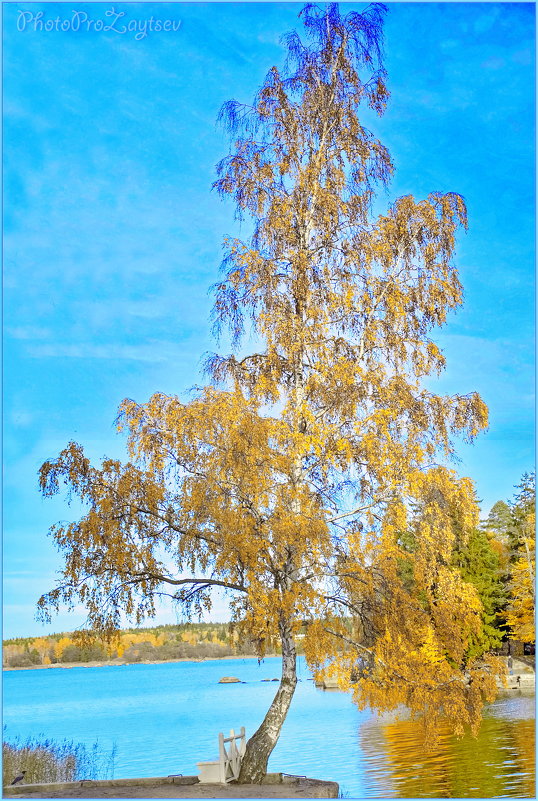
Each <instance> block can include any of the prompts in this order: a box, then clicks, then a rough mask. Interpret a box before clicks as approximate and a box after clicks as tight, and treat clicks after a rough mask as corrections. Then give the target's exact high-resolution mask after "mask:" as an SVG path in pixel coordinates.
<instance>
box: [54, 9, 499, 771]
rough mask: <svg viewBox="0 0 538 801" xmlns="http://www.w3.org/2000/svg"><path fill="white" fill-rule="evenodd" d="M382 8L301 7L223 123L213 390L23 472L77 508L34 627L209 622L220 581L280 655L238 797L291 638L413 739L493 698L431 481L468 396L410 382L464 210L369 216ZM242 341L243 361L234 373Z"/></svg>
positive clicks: (480, 413) (378, 170)
mask: <svg viewBox="0 0 538 801" xmlns="http://www.w3.org/2000/svg"><path fill="white" fill-rule="evenodd" d="M384 13H385V9H384V7H383V6H381V5H379V4H374V5H371V6H369V7H368V8H367V9H366V10H365V11H364V12H363V13H362V14H359V13H356V12H354V11H351V12H349V13H347V14H341V12H340V10H339V9H338V7H337V6H336V5H330V6H328V7H327V8H326V9H321V8H318V7H317V6H311V5H309V6H306V7H305V9H304V10H303V11H302V12H301V17H302V20H303V23H304V27H305V32H304V36H303V38H301V37H300V36H299V35H298V34H297V33H291V34H290V35H288V36H287V37H286V39H285V43H286V45H287V48H288V60H287V63H286V66H285V68H284V70H282V71H281V70H279V69H277V68H276V67H273V68H271V69H270V71H269V72H268V74H267V76H266V78H265V80H264V82H263V85H262V87H261V89H260V91H259V92H258V94H257V96H256V97H255V98H254V101H253V102H252V104H251V105H243V104H241V103H239V102H237V101H231V102H229V103H227V104H226V105H225V106H224V108H223V112H222V121H223V122H224V124H225V126H226V127H227V129H228V130H229V132H230V133H231V135H232V147H231V152H230V154H229V155H228V156H227V157H226V158H224V159H223V161H222V162H221V163H220V165H219V168H218V180H217V182H216V187H217V189H218V191H219V192H220V193H221V194H222V195H224V196H229V197H231V198H233V199H234V201H235V203H236V205H237V209H238V211H239V213H240V214H243V215H245V216H247V217H249V218H250V219H251V220H252V225H253V233H252V236H251V237H250V238H249V239H248V240H247V241H240V240H238V239H230V240H228V241H227V243H226V248H227V252H226V258H225V262H224V265H223V275H222V278H221V280H220V281H219V283H218V284H217V286H216V299H215V323H216V326H217V328H224V329H227V328H228V329H229V330H230V331H231V335H232V341H233V345H234V348H235V350H234V351H233V352H232V353H231V354H229V355H227V356H218V355H215V356H213V357H211V358H210V360H209V362H208V370H209V373H210V376H211V383H210V384H209V385H208V386H206V387H205V388H204V389H202V390H200V392H199V393H198V394H197V395H196V396H195V397H193V399H192V400H191V401H189V402H186V403H184V402H182V401H180V399H179V398H177V397H170V396H166V395H163V394H155V395H154V396H153V397H152V398H151V399H150V400H149V401H148V402H147V403H145V404H138V403H136V402H134V401H132V400H125V401H124V402H123V403H122V405H121V408H120V418H119V424H120V427H122V428H124V429H125V430H126V432H127V435H128V444H129V451H130V461H129V462H127V463H126V464H122V463H120V462H119V461H115V460H105V461H104V462H103V463H102V465H101V466H100V467H94V466H92V465H91V464H90V462H89V460H88V459H87V458H86V456H85V455H84V452H83V449H82V448H81V446H80V445H78V444H76V443H70V444H69V445H68V446H67V448H66V449H65V450H64V451H63V452H62V453H61V454H60V456H59V457H58V458H57V459H54V460H50V461H48V462H46V463H45V464H44V465H43V467H42V469H41V487H42V490H43V492H44V493H45V494H46V495H51V494H54V493H55V492H57V491H58V490H59V488H60V482H63V483H65V485H66V486H67V488H68V490H69V491H70V492H71V493H73V494H74V495H76V496H77V497H78V498H79V499H81V500H82V502H85V503H87V505H88V511H87V513H86V514H85V515H84V516H83V517H82V518H81V519H80V520H78V521H76V522H74V523H71V524H59V525H58V526H56V527H54V528H53V535H54V537H55V540H56V542H57V544H58V546H59V547H60V549H61V550H62V551H63V552H64V556H65V570H64V576H63V580H62V582H61V583H60V584H59V586H58V587H56V588H55V589H53V590H52V591H51V592H49V593H48V594H47V595H45V596H43V598H42V599H41V600H40V607H41V609H42V612H43V614H44V615H45V616H46V615H47V614H49V613H50V611H51V610H53V609H55V608H57V607H58V605H59V604H60V603H63V602H67V603H71V604H73V603H75V602H76V603H79V602H80V603H82V604H84V605H85V607H86V609H87V610H88V613H89V622H90V625H91V626H92V627H93V628H94V629H97V630H98V631H100V632H104V633H106V632H109V633H111V632H113V631H114V630H115V629H117V628H118V627H119V625H120V621H121V615H122V613H124V614H127V615H128V616H130V617H132V618H134V620H135V622H137V623H141V622H142V621H143V620H144V619H145V618H146V617H148V616H150V617H151V616H152V615H153V614H154V613H155V603H156V600H157V599H158V598H162V597H163V596H167V595H168V596H170V597H171V599H172V600H173V602H175V603H178V604H180V605H182V607H183V608H184V609H186V610H191V611H192V612H201V611H202V610H203V609H209V608H210V605H211V590H212V589H213V588H214V587H215V586H217V587H221V588H224V589H225V590H226V591H227V592H228V593H229V595H230V608H231V614H232V617H233V619H234V620H235V621H236V623H237V626H238V627H239V630H240V631H242V632H243V633H244V635H245V636H248V637H249V638H250V639H251V640H252V641H254V642H255V643H256V644H257V648H258V653H259V655H260V656H263V655H264V653H265V651H266V649H267V647H268V645H270V644H273V643H274V642H279V643H280V646H281V649H282V678H281V682H280V685H279V688H278V690H277V693H276V695H275V698H274V700H273V702H272V703H271V706H270V708H269V710H268V712H267V714H266V716H265V718H264V720H263V721H262V723H261V725H260V727H259V728H258V730H257V731H256V732H255V733H254V734H253V736H252V737H251V738H250V740H249V742H248V744H247V751H246V754H245V757H244V759H243V763H242V768H241V776H240V780H241V781H243V782H249V781H261V780H262V778H263V776H264V775H265V772H266V768H267V761H268V758H269V755H270V753H271V751H272V749H273V748H274V746H275V744H276V742H277V740H278V736H279V733H280V730H281V727H282V724H283V722H284V720H285V717H286V714H287V711H288V709H289V705H290V703H291V700H292V697H293V693H294V690H295V686H296V683H297V674H296V648H295V637H296V634H297V633H298V632H299V631H302V630H304V628H305V627H306V632H307V634H306V637H305V655H306V658H307V660H308V662H309V664H310V665H311V666H312V667H313V668H314V669H315V670H319V671H321V670H323V671H326V672H327V671H328V672H332V673H333V674H334V675H335V676H336V677H337V678H338V680H339V682H340V685H341V686H342V687H344V688H345V687H349V686H350V680H351V676H355V677H357V678H358V680H357V681H356V682H355V683H354V684H353V687H352V689H353V696H354V698H355V700H356V702H357V703H358V704H360V705H366V704H370V705H372V706H373V707H375V708H378V709H392V708H395V707H396V706H397V705H398V704H402V703H404V704H407V705H408V706H409V707H410V708H411V709H412V710H413V711H414V712H421V713H424V721H425V723H426V725H427V727H429V728H430V730H433V728H434V727H435V723H436V721H437V719H438V718H439V717H440V716H443V715H444V716H445V717H446V718H447V719H448V720H449V721H450V722H451V723H452V724H453V727H454V729H455V730H456V731H462V730H463V727H464V725H466V724H469V725H471V727H472V728H473V730H475V731H476V729H477V727H478V725H479V721H480V712H481V708H482V703H483V701H484V699H487V698H491V697H492V696H493V694H494V692H495V670H496V664H495V662H494V660H488V659H487V658H485V657H473V658H469V655H468V649H469V644H470V642H471V640H472V638H473V637H474V636H477V635H478V634H479V633H480V631H481V625H482V624H481V608H482V607H481V604H480V599H479V596H478V594H477V592H476V590H475V588H474V587H473V586H472V585H471V584H469V583H467V582H465V581H464V580H463V578H462V575H461V573H460V572H459V571H458V570H457V569H456V568H454V567H453V566H452V565H451V564H450V560H451V555H452V552H453V547H454V529H453V514H454V510H456V512H455V514H456V515H457V520H458V525H459V527H460V529H461V532H462V537H463V538H464V539H465V537H467V536H468V533H469V532H471V531H472V530H473V528H474V527H475V526H476V525H477V524H478V508H477V506H476V502H475V498H474V489H473V485H472V482H471V481H470V480H469V479H466V478H458V477H457V476H456V474H455V473H454V471H452V470H450V469H448V468H447V467H445V466H443V465H444V464H447V463H448V461H449V460H450V459H451V457H452V456H453V454H454V437H455V436H458V435H461V436H463V437H465V438H467V439H468V440H472V439H473V438H474V437H475V436H476V435H477V433H478V432H479V431H480V430H481V429H483V428H484V427H485V426H486V424H487V409H486V407H485V405H484V403H483V402H482V400H481V399H480V397H479V396H478V395H477V394H476V393H474V392H471V393H470V394H466V395H451V396H448V397H443V396H440V395H436V394H434V393H433V392H432V391H431V390H428V389H425V387H424V386H423V379H424V377H426V376H428V375H430V374H435V373H438V372H440V371H441V370H442V369H443V367H444V357H443V355H442V353H441V352H440V350H439V349H438V347H437V346H436V345H435V343H434V341H433V339H432V332H433V331H434V330H435V328H437V327H438V326H441V325H443V324H444V323H445V321H446V317H447V314H448V312H449V311H451V310H452V309H455V308H457V307H458V306H459V305H460V304H461V302H462V288H461V285H460V282H459V280H458V275H457V270H456V268H455V265H454V263H453V255H454V248H455V235H456V231H457V229H458V227H461V226H463V227H465V226H466V210H465V204H464V201H463V198H462V197H461V196H459V195H458V194H455V193H448V194H444V195H442V194H439V193H437V192H432V193H431V194H430V195H429V196H428V197H427V198H426V199H424V200H415V199H414V198H413V197H412V196H406V197H402V198H399V199H398V200H396V201H395V202H394V203H393V204H392V205H391V206H390V207H389V209H388V210H387V211H386V213H384V214H379V215H375V214H373V212H372V203H373V199H374V197H375V193H376V191H377V190H378V189H379V188H383V187H384V186H386V185H387V184H388V181H389V178H390V176H391V174H392V171H393V165H392V162H391V159H390V156H389V153H388V151H387V150H386V148H385V147H384V146H383V145H382V144H381V142H380V141H379V140H378V139H377V137H376V136H375V135H374V134H373V133H371V132H370V131H369V130H367V128H366V127H365V125H364V123H363V122H362V121H361V106H367V107H369V108H370V109H373V110H374V111H375V112H377V113H378V114H382V113H383V111H384V109H385V105H386V101H387V98H388V90H387V87H386V75H385V70H384V68H383V64H382V22H383V15H384ZM246 330H250V331H251V332H253V333H254V334H255V336H256V339H257V341H258V342H259V348H258V350H257V352H256V353H250V354H247V355H246V356H242V357H240V356H239V355H238V345H239V343H240V341H241V338H242V335H243V333H244V332H245V331H246ZM416 510H419V513H418V512H417V511H416ZM409 529H412V531H413V536H414V540H415V543H416V547H415V548H414V549H413V551H412V552H410V551H409V550H406V549H405V548H403V547H402V546H401V544H400V537H401V533H402V532H403V531H406V530H409ZM405 561H407V562H409V563H410V564H411V568H412V575H413V581H412V582H411V583H410V582H409V581H406V580H405V577H403V573H402V563H403V562H405ZM350 618H352V619H353V627H352V629H353V633H350V626H349V621H350Z"/></svg>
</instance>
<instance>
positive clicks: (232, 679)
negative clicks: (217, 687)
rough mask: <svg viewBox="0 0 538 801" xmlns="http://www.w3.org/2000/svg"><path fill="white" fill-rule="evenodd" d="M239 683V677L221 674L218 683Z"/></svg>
mask: <svg viewBox="0 0 538 801" xmlns="http://www.w3.org/2000/svg"><path fill="white" fill-rule="evenodd" d="M237 683H239V684H240V683H241V680H240V679H237V678H236V677H235V676H223V677H222V679H219V684H237Z"/></svg>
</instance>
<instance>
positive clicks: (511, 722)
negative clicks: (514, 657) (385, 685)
mask: <svg viewBox="0 0 538 801" xmlns="http://www.w3.org/2000/svg"><path fill="white" fill-rule="evenodd" d="M517 701H519V706H517V705H516V699H515V698H504V699H503V698H501V699H499V700H498V701H497V702H496V703H495V704H493V705H492V706H491V707H490V708H489V710H488V711H487V713H486V715H485V717H484V720H483V722H482V726H481V728H480V732H479V734H478V737H476V738H475V737H472V736H471V735H470V734H466V735H465V736H463V737H461V738H458V737H455V736H454V735H451V734H450V733H449V732H448V729H446V728H444V727H442V728H440V729H439V731H438V734H439V741H438V744H437V745H436V746H435V747H434V749H433V750H432V751H430V752H426V751H425V750H424V742H423V736H422V732H421V728H420V725H419V724H417V722H416V721H413V720H409V719H407V720H389V721H388V722H386V723H383V720H379V719H376V720H375V722H374V721H370V722H367V723H365V724H364V725H363V726H361V730H360V738H361V749H362V751H363V754H364V757H365V762H366V764H365V766H364V767H365V770H366V773H367V775H368V779H369V784H370V787H371V788H372V789H371V792H370V796H371V797H378V798H499V797H501V796H504V797H510V798H513V797H518V798H535V721H534V698H528V699H521V698H519V699H517ZM521 701H524V706H523V708H522V707H521ZM514 713H515V714H514ZM372 791H373V792H372Z"/></svg>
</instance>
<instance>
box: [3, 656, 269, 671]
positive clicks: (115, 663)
mask: <svg viewBox="0 0 538 801" xmlns="http://www.w3.org/2000/svg"><path fill="white" fill-rule="evenodd" d="M273 656H280V654H266V655H265V656H264V659H266V658H268V657H273ZM227 659H258V657H257V656H256V654H235V655H233V654H232V655H231V656H212V657H203V656H202V657H200V658H199V659H193V658H190V659H189V658H187V657H184V658H182V659H141V660H140V662H125V661H124V660H121V659H111V660H110V661H109V662H107V661H105V662H99V661H94V662H55V663H54V664H53V665H24V667H2V671H4V670H50V669H51V668H53V669H60V670H69V669H70V668H77V667H83V668H92V667H129V666H130V665H169V664H173V663H175V662H216V661H219V662H224V661H226V660H227ZM261 661H263V660H261Z"/></svg>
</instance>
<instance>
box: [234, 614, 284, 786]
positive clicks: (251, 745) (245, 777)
mask: <svg viewBox="0 0 538 801" xmlns="http://www.w3.org/2000/svg"><path fill="white" fill-rule="evenodd" d="M280 638H281V642H282V678H281V679H280V685H279V688H278V690H277V693H276V695H275V697H274V698H273V702H272V704H271V706H270V707H269V710H268V712H267V714H266V716H265V717H264V719H263V721H262V723H261V725H260V727H259V728H258V730H257V731H256V732H255V733H254V734H253V735H252V737H251V738H250V740H249V741H248V743H247V748H246V752H245V755H244V757H243V761H242V763H241V773H240V774H239V779H238V782H239V784H260V783H261V782H262V781H263V779H264V777H265V775H266V773H267V762H268V761H269V757H270V756H271V752H272V750H273V748H274V747H275V745H276V744H277V741H278V738H279V735H280V730H281V728H282V724H283V723H284V721H285V719H286V715H287V713H288V709H289V708H290V704H291V699H292V698H293V694H294V692H295V687H296V685H297V654H296V651H295V642H294V640H293V635H292V633H291V629H290V626H289V625H288V623H282V624H281V625H280Z"/></svg>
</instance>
